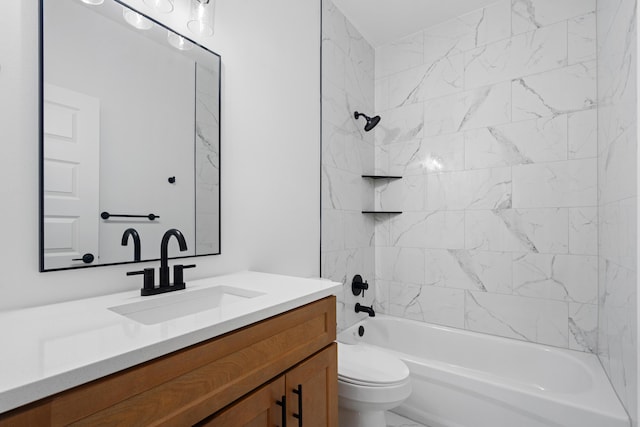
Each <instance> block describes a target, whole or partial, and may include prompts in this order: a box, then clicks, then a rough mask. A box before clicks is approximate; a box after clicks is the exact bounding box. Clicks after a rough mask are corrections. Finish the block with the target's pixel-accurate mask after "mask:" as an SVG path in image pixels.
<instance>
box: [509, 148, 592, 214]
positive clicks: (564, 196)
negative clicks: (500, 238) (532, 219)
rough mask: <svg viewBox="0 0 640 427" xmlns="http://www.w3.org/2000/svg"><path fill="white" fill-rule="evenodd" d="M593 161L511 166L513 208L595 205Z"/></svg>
mask: <svg viewBox="0 0 640 427" xmlns="http://www.w3.org/2000/svg"><path fill="white" fill-rule="evenodd" d="M595 164H596V159H583V160H569V161H566V162H554V163H540V164H532V165H524V166H514V167H513V207H514V208H544V207H579V206H595V205H596V203H597V191H596V190H597V188H596V185H597V173H596V166H595Z"/></svg>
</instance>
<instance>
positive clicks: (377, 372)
mask: <svg viewBox="0 0 640 427" xmlns="http://www.w3.org/2000/svg"><path fill="white" fill-rule="evenodd" d="M338 377H339V378H340V379H342V380H344V381H346V382H350V383H354V384H372V385H375V384H396V383H400V382H402V381H405V380H406V379H407V377H409V368H407V365H405V364H404V362H402V360H400V359H398V358H397V357H394V356H393V355H391V354H389V353H386V352H384V351H381V350H377V349H375V348H372V347H369V346H363V345H357V344H356V345H350V344H344V343H340V342H339V343H338Z"/></svg>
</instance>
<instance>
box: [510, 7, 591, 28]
mask: <svg viewBox="0 0 640 427" xmlns="http://www.w3.org/2000/svg"><path fill="white" fill-rule="evenodd" d="M595 10H596V0H512V31H513V34H519V33H522V32H525V31H530V30H535V29H536V28H541V27H543V26H546V25H549V24H553V23H555V22H559V21H563V20H566V19H569V18H574V17H576V16H580V15H585V14H587V13H590V12H594V11H595Z"/></svg>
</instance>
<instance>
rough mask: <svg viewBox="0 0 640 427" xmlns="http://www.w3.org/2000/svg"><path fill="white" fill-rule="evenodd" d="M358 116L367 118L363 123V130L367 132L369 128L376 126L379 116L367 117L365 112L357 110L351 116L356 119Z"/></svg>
mask: <svg viewBox="0 0 640 427" xmlns="http://www.w3.org/2000/svg"><path fill="white" fill-rule="evenodd" d="M360 116H362V117H364V118H365V119H367V124H366V125H364V130H365V132H369V131H370V130H371V129H373V128H374V127H376V125H377V124H378V123H380V116H375V117H369V116H367V115H366V114H362V113H358V112H357V111H356V112H355V113H354V114H353V117H355V118H356V120H358V119H359V118H360Z"/></svg>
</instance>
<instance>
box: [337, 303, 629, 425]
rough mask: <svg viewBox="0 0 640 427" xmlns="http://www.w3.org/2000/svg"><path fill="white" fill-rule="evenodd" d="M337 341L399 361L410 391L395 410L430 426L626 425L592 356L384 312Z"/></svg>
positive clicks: (347, 332)
mask: <svg viewBox="0 0 640 427" xmlns="http://www.w3.org/2000/svg"><path fill="white" fill-rule="evenodd" d="M359 326H363V327H364V335H363V336H362V337H360V336H359V334H358V327H359ZM338 340H339V341H341V342H344V343H348V344H358V345H364V346H374V347H377V348H382V349H384V350H385V351H389V352H390V353H392V354H394V355H396V356H397V357H399V358H400V359H402V360H403V361H404V362H405V363H406V364H407V366H408V367H409V370H410V372H411V381H412V385H413V393H412V394H411V396H410V397H409V398H408V399H407V400H406V402H405V403H404V404H403V405H401V406H400V407H398V408H396V409H394V412H397V413H398V414H400V415H403V416H405V417H408V418H411V419H413V420H415V421H418V422H420V423H423V424H426V425H427V426H429V427H629V426H630V423H629V419H628V416H627V414H626V412H625V410H624V409H623V407H622V405H621V403H620V402H619V400H618V398H617V397H616V395H615V393H614V391H613V389H612V387H611V385H610V383H609V380H608V379H607V377H606V375H605V373H604V371H603V369H602V367H601V365H600V363H599V361H598V359H597V357H596V356H594V355H592V354H586V353H581V352H577V351H571V350H564V349H559V348H555V347H547V346H543V345H540V344H532V343H528V342H523V341H518V340H513V339H508V338H501V337H496V336H491V335H486V334H479V333H475V332H469V331H464V330H460V329H453V328H447V327H444V326H436V325H432V324H429V323H423V322H417V321H413V320H406V319H400V318H396V317H390V316H385V315H377V316H376V317H375V318H371V319H366V320H364V321H362V322H360V323H357V324H356V325H354V326H352V327H350V328H349V329H346V330H344V331H342V332H341V333H340V334H339V335H338Z"/></svg>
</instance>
